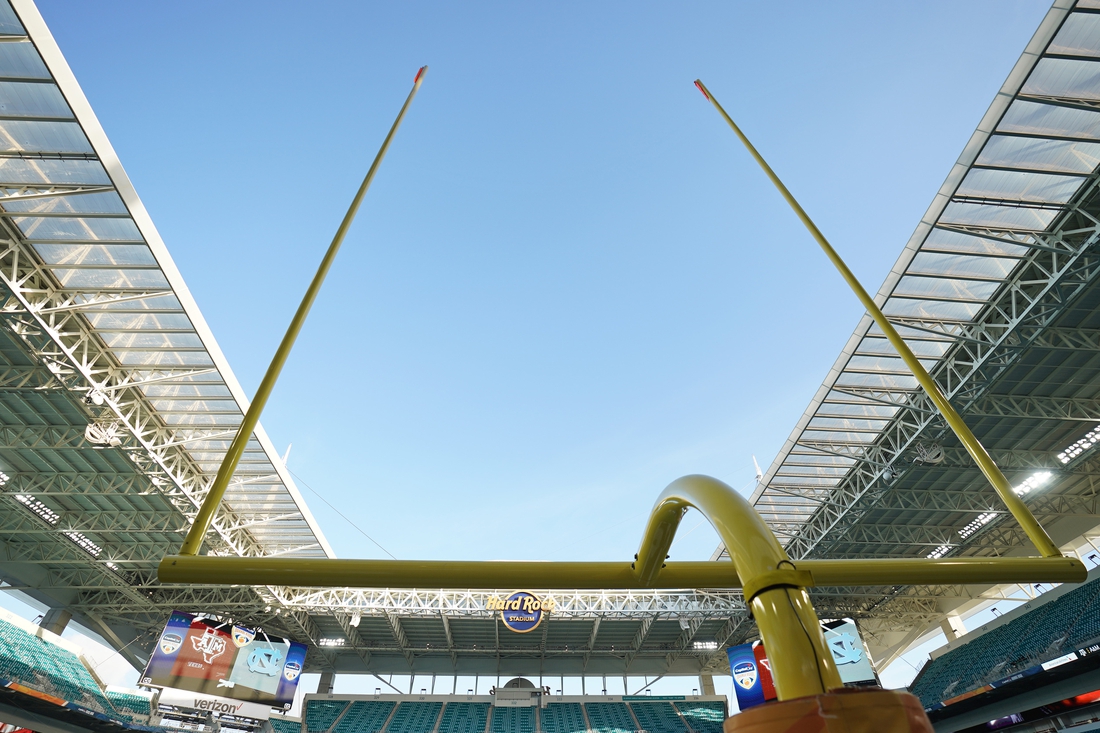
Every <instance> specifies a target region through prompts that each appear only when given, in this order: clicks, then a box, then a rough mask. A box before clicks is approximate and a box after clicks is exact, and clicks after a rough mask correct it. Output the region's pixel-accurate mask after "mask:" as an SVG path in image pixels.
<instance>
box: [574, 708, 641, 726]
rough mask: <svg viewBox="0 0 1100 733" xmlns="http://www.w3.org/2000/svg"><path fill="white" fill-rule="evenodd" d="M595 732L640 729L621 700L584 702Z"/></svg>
mask: <svg viewBox="0 0 1100 733" xmlns="http://www.w3.org/2000/svg"><path fill="white" fill-rule="evenodd" d="M584 709H585V711H586V712H587V713H588V720H589V722H590V723H592V731H593V733H635V731H637V730H638V726H637V724H635V722H634V718H632V717H630V711H629V710H627V707H626V705H625V704H623V703H621V702H589V703H585V704H584Z"/></svg>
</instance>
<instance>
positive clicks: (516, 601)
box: [485, 590, 554, 634]
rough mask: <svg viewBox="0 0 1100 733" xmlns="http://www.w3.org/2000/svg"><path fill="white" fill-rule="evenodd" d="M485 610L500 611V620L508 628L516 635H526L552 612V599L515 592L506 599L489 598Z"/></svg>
mask: <svg viewBox="0 0 1100 733" xmlns="http://www.w3.org/2000/svg"><path fill="white" fill-rule="evenodd" d="M485 608H487V609H488V610H490V611H500V620H501V621H503V622H504V626H505V628H508V629H510V630H512V631H514V632H516V633H517V634H526V633H528V632H529V631H534V630H535V629H536V628H538V625H539V624H540V623H542V617H543V616H544V615H545V614H548V613H551V612H553V610H554V599H553V598H547V599H545V600H543V599H541V598H539V597H538V596H536V595H535V594H534V593H529V592H527V591H525V590H517V591H516V592H515V593H513V594H512V595H510V596H508V597H507V598H504V599H501V598H500V597H499V596H489V600H487V601H486V602H485Z"/></svg>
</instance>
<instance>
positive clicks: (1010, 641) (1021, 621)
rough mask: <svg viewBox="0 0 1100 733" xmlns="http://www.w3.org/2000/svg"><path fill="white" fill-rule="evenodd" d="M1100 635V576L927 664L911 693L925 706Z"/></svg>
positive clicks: (1045, 659)
mask: <svg viewBox="0 0 1100 733" xmlns="http://www.w3.org/2000/svg"><path fill="white" fill-rule="evenodd" d="M1098 636H1100V578H1098V579H1096V580H1092V581H1090V582H1088V583H1086V584H1084V585H1082V586H1080V587H1078V588H1074V589H1073V590H1071V591H1070V592H1068V593H1066V594H1065V595H1063V596H1062V597H1061V598H1058V599H1057V600H1054V601H1050V602H1049V603H1045V604H1043V605H1042V606H1040V607H1038V608H1036V609H1033V610H1032V611H1030V612H1028V613H1025V614H1024V615H1022V616H1019V617H1017V618H1014V619H1012V621H1009V622H1008V623H1006V624H1003V625H1001V626H998V627H997V628H995V629H993V630H991V631H989V632H987V633H985V634H983V635H981V636H979V637H978V638H976V639H974V640H973V641H970V642H968V643H966V644H963V645H962V646H960V647H957V648H955V649H952V650H951V651H949V652H947V653H946V654H943V655H941V656H940V657H938V658H937V659H933V660H932V661H930V662H928V663H927V664H926V665H925V666H924V668H923V669H922V670H921V672H920V674H919V675H918V676H917V678H916V679H915V680H913V683H912V685H910V687H909V691H910V692H912V693H913V694H914V695H916V696H917V697H919V698H920V700H921V703H922V704H923V705H924V706H925V707H930V706H932V705H934V704H936V703H938V702H942V701H943V700H945V699H950V698H952V697H955V696H956V695H961V694H963V693H965V692H969V691H971V690H974V689H977V688H978V687H980V686H982V685H983V684H986V683H988V682H992V681H994V680H997V679H1001V678H1004V677H1008V676H1009V675H1011V674H1014V673H1015V672H1018V671H1020V670H1022V669H1026V668H1028V667H1031V666H1034V665H1035V664H1039V663H1040V662H1045V661H1048V660H1050V659H1054V658H1056V657H1060V656H1062V655H1063V654H1066V653H1068V652H1069V651H1072V650H1073V649H1076V648H1077V647H1078V646H1080V645H1082V644H1084V643H1086V642H1089V641H1092V640H1093V639H1096V638H1097V637H1098Z"/></svg>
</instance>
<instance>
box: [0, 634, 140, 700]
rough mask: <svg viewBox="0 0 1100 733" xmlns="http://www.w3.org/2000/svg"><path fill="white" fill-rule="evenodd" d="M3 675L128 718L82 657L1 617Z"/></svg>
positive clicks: (0, 657)
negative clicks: (97, 680) (113, 701)
mask: <svg viewBox="0 0 1100 733" xmlns="http://www.w3.org/2000/svg"><path fill="white" fill-rule="evenodd" d="M0 678H3V679H9V680H12V681H14V682H18V683H19V684H22V685H26V686H27V687H32V688H34V689H36V690H39V691H41V692H45V693H47V694H49V695H53V696H55V697H60V698H62V699H63V700H66V701H68V702H73V703H76V704H78V705H82V706H83V707H85V708H88V709H89V710H94V711H96V712H98V713H102V714H104V715H107V716H110V717H112V718H116V719H119V720H125V721H129V716H127V715H125V714H124V713H120V712H118V711H116V710H115V709H114V706H113V705H111V703H110V701H109V700H108V699H107V697H106V695H104V694H103V690H101V689H100V688H99V684H98V683H97V682H96V681H95V679H93V677H92V675H91V673H90V672H89V671H88V668H87V667H85V666H84V663H83V662H82V661H80V658H79V657H77V656H76V655H75V654H73V653H72V652H71V651H69V650H68V649H63V648H61V647H59V646H57V645H55V644H51V643H49V642H47V641H44V640H42V639H40V638H38V637H37V636H35V635H34V634H31V633H29V632H27V631H25V630H23V629H22V628H20V627H18V626H15V625H14V624H10V623H8V622H7V621H4V620H3V619H0Z"/></svg>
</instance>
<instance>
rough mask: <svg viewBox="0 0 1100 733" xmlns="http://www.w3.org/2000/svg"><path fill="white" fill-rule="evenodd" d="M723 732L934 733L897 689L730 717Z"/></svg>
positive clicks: (843, 693)
mask: <svg viewBox="0 0 1100 733" xmlns="http://www.w3.org/2000/svg"><path fill="white" fill-rule="evenodd" d="M722 730H723V731H724V732H725V733H932V723H931V722H929V720H928V716H927V715H925V713H924V707H923V706H921V704H920V700H918V699H917V698H916V696H914V695H910V694H909V693H908V692H898V691H895V690H878V689H874V690H837V691H836V692H830V693H828V694H826V695H813V696H810V697H800V698H797V699H795V700H786V701H784V702H770V703H765V704H764V705H761V706H760V707H755V708H749V709H748V710H745V711H743V712H741V713H738V714H737V715H734V716H732V717H730V718H726V722H725V723H724V724H723V726H722Z"/></svg>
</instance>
